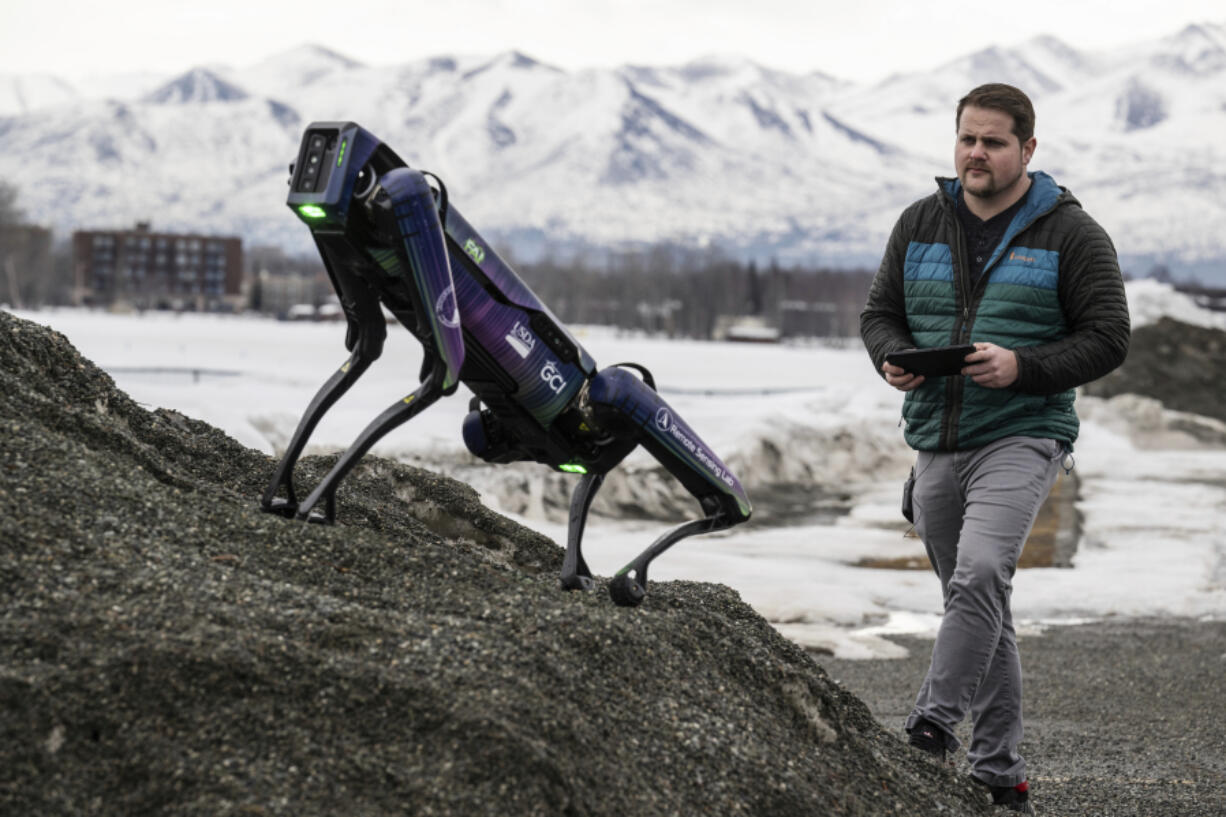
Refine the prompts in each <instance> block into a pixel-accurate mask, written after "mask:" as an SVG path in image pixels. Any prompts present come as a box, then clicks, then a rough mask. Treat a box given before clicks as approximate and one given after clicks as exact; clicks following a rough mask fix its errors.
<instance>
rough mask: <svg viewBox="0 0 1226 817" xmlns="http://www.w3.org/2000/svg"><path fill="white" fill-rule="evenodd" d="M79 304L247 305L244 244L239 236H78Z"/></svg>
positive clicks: (145, 232)
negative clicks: (244, 289)
mask: <svg viewBox="0 0 1226 817" xmlns="http://www.w3.org/2000/svg"><path fill="white" fill-rule="evenodd" d="M72 257H73V271H74V286H73V302H74V303H76V304H78V305H89V306H129V307H133V308H137V309H197V310H238V309H241V308H242V307H243V300H244V294H243V242H242V239H241V238H235V237H233V236H206V235H195V234H185V233H155V232H153V231H152V230H150V229H149V224H148V223H146V222H141V223H138V224H137V225H136V227H135V229H132V230H78V231H77V232H74V233H73V234H72Z"/></svg>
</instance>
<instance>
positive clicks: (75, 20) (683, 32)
mask: <svg viewBox="0 0 1226 817" xmlns="http://www.w3.org/2000/svg"><path fill="white" fill-rule="evenodd" d="M1190 22H1217V23H1226V4H1224V3H1223V2H1222V0H1029V1H1028V2H1024V3H1007V2H997V3H990V4H989V3H970V2H965V0H962V1H961V2H953V0H933V2H924V0H838V1H837V2H819V0H401V1H400V2H396V0H340V1H339V2H338V0H330V2H327V3H324V2H318V1H317V0H297V2H289V1H288V0H195V2H182V0H112V1H111V2H98V0H0V73H35V72H38V73H54V74H58V75H60V76H63V77H66V78H69V79H79V78H81V77H83V76H86V75H89V74H111V73H119V72H129V71H155V72H158V73H168V72H177V71H181V70H186V69H187V68H190V67H192V66H194V65H202V64H211V63H222V64H227V65H230V66H233V67H242V66H244V65H248V64H251V63H254V62H257V61H259V60H260V59H262V58H264V57H266V56H270V55H272V54H275V53H277V52H279V51H284V50H285V49H287V48H292V47H293V46H296V45H300V44H302V43H318V44H320V45H325V46H328V47H330V48H332V49H335V50H337V51H340V52H341V53H344V54H346V55H348V56H350V57H353V58H356V59H359V60H361V61H363V62H366V63H371V64H374V65H381V64H394V63H400V62H407V61H410V60H414V59H418V58H421V57H426V56H433V55H436V54H485V53H496V52H499V51H505V50H508V49H512V48H514V49H518V50H520V51H523V52H525V53H527V54H529V55H531V56H533V57H536V58H537V59H540V60H542V61H544V62H548V63H552V64H554V65H558V66H560V67H563V68H581V67H588V66H611V65H620V64H623V63H639V64H648V65H672V64H677V63H681V62H685V61H686V60H689V59H692V58H694V57H698V56H703V55H707V54H742V55H745V56H748V57H750V58H752V59H754V60H756V61H757V62H760V63H762V64H764V65H767V66H771V67H775V68H783V69H787V70H791V71H812V70H819V71H824V72H826V73H829V74H833V75H835V76H838V77H842V78H846V79H852V80H864V81H869V80H875V79H879V78H881V77H884V76H887V75H889V74H891V73H893V72H895V71H907V70H914V69H922V68H930V67H933V66H935V65H937V64H939V63H941V62H944V61H945V60H946V59H948V58H951V57H954V56H959V55H962V54H965V53H967V52H969V51H973V50H975V49H978V48H982V47H985V46H988V45H993V44H995V45H1005V46H1008V45H1014V44H1016V43H1018V42H1021V41H1023V40H1025V39H1028V38H1029V37H1032V36H1034V35H1036V34H1052V35H1055V36H1056V37H1059V38H1060V39H1062V40H1064V41H1066V42H1067V43H1068V44H1069V45H1072V46H1073V47H1075V48H1078V49H1087V50H1094V49H1100V48H1106V47H1111V46H1115V45H1120V44H1123V43H1128V42H1134V41H1137V40H1144V39H1150V38H1154V37H1159V36H1163V35H1165V34H1169V33H1173V32H1174V31H1176V30H1178V29H1180V28H1182V27H1183V26H1184V25H1186V24H1188V23H1190Z"/></svg>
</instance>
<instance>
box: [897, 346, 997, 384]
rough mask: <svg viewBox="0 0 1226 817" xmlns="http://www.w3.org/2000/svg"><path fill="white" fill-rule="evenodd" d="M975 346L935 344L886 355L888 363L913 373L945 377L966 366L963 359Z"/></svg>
mask: <svg viewBox="0 0 1226 817" xmlns="http://www.w3.org/2000/svg"><path fill="white" fill-rule="evenodd" d="M973 351H975V347H974V346H973V345H972V344H970V343H961V344H958V345H957V346H934V347H932V348H930V349H904V350H902V351H901V352H890V353H889V354H888V355H886V356H885V359H886V362H887V363H892V364H894V365H895V366H900V367H902V369H903V370H904V371H906V372H910V373H911V374H922V375H923V376H924V377H944V376H946V375H951V374H957V373H958V372H960V371H962V368H963V367H964V366H966V361H965V360H964V359H963V358H965V357H966V356H967V355H969V354H970V353H971V352H973Z"/></svg>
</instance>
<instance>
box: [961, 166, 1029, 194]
mask: <svg viewBox="0 0 1226 817" xmlns="http://www.w3.org/2000/svg"><path fill="white" fill-rule="evenodd" d="M972 170H983V172H985V173H987V176H986V178H984V179H983V180H982V181H983V182H984V184H983V185H982V186H981V187H979V188H977V189H972V188H971V185H970V182H969V179H970V173H971V171H972ZM1022 172H1023V171H1018V174H1017V175H1016V176H1014V177H1013V178H1012V179H1010V180H1009V182H1008V184H997V183H996V176H995V175H994V174H993V173H992V171H991V170H988V169H986V168H974V167H968V168H967V169H966V170H965V171H964V172H963V176H962V189H963V190H965V191H966V194H967V195H968V196H974V197H975V198H979V199H990V198H992V197H993V196H995V195H996V194H998V193H1000V192H1001V191H1002V190H1008V189H1009V188H1011V187H1013V185H1015V184H1017V182H1018V180H1020V179H1021V178H1022Z"/></svg>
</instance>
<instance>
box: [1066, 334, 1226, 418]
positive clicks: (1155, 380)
mask: <svg viewBox="0 0 1226 817" xmlns="http://www.w3.org/2000/svg"><path fill="white" fill-rule="evenodd" d="M1224 380H1226V332H1223V331H1222V330H1221V329H1212V328H1209V327H1204V326H1194V325H1192V324H1187V323H1183V322H1181V321H1177V320H1175V319H1174V318H1169V317H1163V318H1160V319H1159V320H1157V321H1155V322H1154V323H1151V324H1147V325H1146V326H1139V327H1137V329H1136V330H1135V331H1134V332H1133V333H1132V341H1131V343H1130V344H1129V347H1128V358H1127V360H1125V361H1124V365H1122V366H1120V367H1119V368H1118V369H1116V370H1115V371H1113V372H1111V374H1109V375H1107V376H1106V377H1103V378H1101V379H1099V380H1095V381H1094V382H1093V383H1087V384H1086V386H1085V393H1086V394H1090V395H1093V396H1095V397H1114V396H1116V395H1119V394H1142V395H1145V396H1146V397H1152V398H1154V399H1156V400H1159V401H1161V402H1162V404H1163V405H1164V406H1166V407H1167V408H1168V409H1174V410H1175V411H1186V412H1190V413H1192V414H1200V415H1203V416H1205V417H1213V418H1215V419H1218V420H1221V421H1223V422H1226V401H1223V400H1222V383H1223V381H1224Z"/></svg>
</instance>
